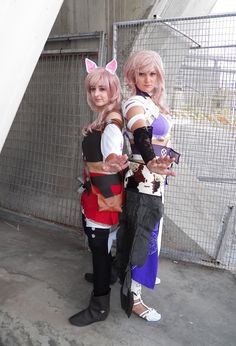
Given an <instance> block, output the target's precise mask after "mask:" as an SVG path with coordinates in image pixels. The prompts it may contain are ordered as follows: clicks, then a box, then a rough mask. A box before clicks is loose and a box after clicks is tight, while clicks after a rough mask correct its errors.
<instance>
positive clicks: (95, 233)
mask: <svg viewBox="0 0 236 346" xmlns="http://www.w3.org/2000/svg"><path fill="white" fill-rule="evenodd" d="M84 231H85V233H86V235H87V237H88V245H89V248H90V250H91V252H92V259H93V281H94V283H93V292H94V296H103V295H106V294H108V293H109V291H110V276H111V262H112V256H111V252H110V253H108V237H109V232H110V229H109V228H107V229H103V228H94V227H86V226H85V224H84Z"/></svg>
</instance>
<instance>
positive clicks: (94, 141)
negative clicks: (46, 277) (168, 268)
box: [69, 59, 127, 327]
mask: <svg viewBox="0 0 236 346" xmlns="http://www.w3.org/2000/svg"><path fill="white" fill-rule="evenodd" d="M85 64H86V70H87V72H88V75H87V77H86V79H85V88H86V91H87V101H88V104H89V106H90V108H91V109H92V110H93V111H95V112H97V118H96V120H94V121H93V122H92V123H91V124H89V125H88V126H87V127H85V128H84V129H83V134H84V138H83V141H82V152H83V160H84V191H83V193H82V196H81V207H82V220H83V227H84V231H85V233H86V235H87V238H88V245H89V248H90V250H91V253H92V263H93V273H92V274H91V275H92V280H90V281H92V282H93V291H92V293H91V298H90V302H89V306H88V307H87V309H85V310H82V311H80V312H79V313H77V314H75V315H73V316H72V317H70V319H69V321H70V323H71V324H73V325H76V326H79V327H81V326H86V325H89V324H91V323H94V322H97V321H103V320H105V319H106V318H107V316H108V314H109V306H110V281H111V269H112V263H111V262H112V256H111V251H110V250H111V248H110V247H111V246H109V235H110V233H112V232H113V233H114V232H115V229H116V228H117V224H118V214H119V213H120V212H121V208H122V203H123V174H122V170H123V169H124V168H126V167H127V156H126V155H122V149H123V135H122V132H121V130H122V126H123V119H122V116H121V112H120V102H121V91H120V82H119V79H118V77H117V75H116V74H115V71H116V67H117V63H116V60H112V61H111V62H110V63H108V64H107V65H106V67H105V68H103V67H97V65H96V63H95V62H93V61H92V60H90V59H86V60H85ZM86 274H90V273H86ZM86 274H85V279H86V280H87V281H89V280H88V278H87V276H86ZM90 279H91V278H90Z"/></svg>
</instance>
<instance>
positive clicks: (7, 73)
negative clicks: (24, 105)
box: [0, 0, 63, 152]
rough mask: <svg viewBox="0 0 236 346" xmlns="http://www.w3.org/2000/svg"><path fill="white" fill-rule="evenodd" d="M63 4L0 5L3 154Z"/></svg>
mask: <svg viewBox="0 0 236 346" xmlns="http://www.w3.org/2000/svg"><path fill="white" fill-rule="evenodd" d="M62 3H63V0H1V2H0V47H1V54H0V152H1V150H2V147H3V145H4V142H5V140H6V137H7V135H8V132H9V130H10V127H11V124H12V122H13V120H14V117H15V114H16V112H17V109H18V107H19V105H20V102H21V100H22V97H23V95H24V92H25V90H26V88H27V85H28V83H29V80H30V78H31V75H32V73H33V71H34V68H35V66H36V64H37V61H38V59H39V56H40V54H41V51H42V49H43V47H44V44H45V42H46V40H47V38H48V36H49V33H50V31H51V28H52V26H53V24H54V21H55V19H56V17H57V14H58V12H59V10H60V8H61V5H62Z"/></svg>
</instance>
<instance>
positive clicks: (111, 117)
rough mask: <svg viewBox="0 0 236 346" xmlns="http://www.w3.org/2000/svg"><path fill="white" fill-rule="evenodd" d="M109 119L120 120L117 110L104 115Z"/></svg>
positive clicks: (120, 116)
mask: <svg viewBox="0 0 236 346" xmlns="http://www.w3.org/2000/svg"><path fill="white" fill-rule="evenodd" d="M111 119H117V120H120V121H122V115H121V113H120V112H119V111H112V112H110V113H109V114H108V115H107V117H106V120H111Z"/></svg>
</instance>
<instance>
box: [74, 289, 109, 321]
mask: <svg viewBox="0 0 236 346" xmlns="http://www.w3.org/2000/svg"><path fill="white" fill-rule="evenodd" d="M109 312H110V291H109V293H108V294H106V295H104V296H98V297H95V296H94V294H93V292H92V294H91V298H90V302H89V306H88V307H87V309H85V310H82V311H80V312H79V313H77V314H75V315H73V316H72V317H70V318H69V321H70V323H71V324H73V325H75V326H78V327H83V326H87V325H89V324H91V323H94V322H99V321H104V320H105V319H106V318H107V316H108V315H109Z"/></svg>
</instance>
